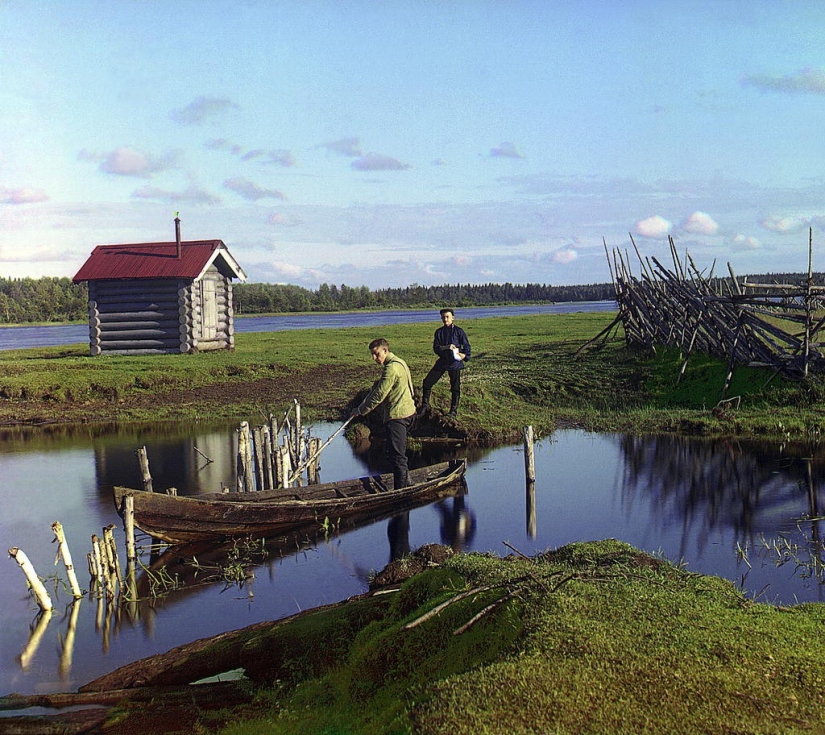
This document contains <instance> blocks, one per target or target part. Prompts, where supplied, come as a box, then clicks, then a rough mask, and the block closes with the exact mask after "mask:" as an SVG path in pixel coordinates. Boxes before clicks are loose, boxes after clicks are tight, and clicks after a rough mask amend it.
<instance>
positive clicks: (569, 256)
mask: <svg viewBox="0 0 825 735" xmlns="http://www.w3.org/2000/svg"><path fill="white" fill-rule="evenodd" d="M578 257H579V254H578V253H577V252H576V251H575V250H573V249H572V248H562V249H561V250H556V251H555V252H554V253H553V255H552V256H551V258H550V259H551V260H552V261H553V262H554V263H559V264H560V265H567V264H568V263H572V262H573V261H574V260H576V258H578Z"/></svg>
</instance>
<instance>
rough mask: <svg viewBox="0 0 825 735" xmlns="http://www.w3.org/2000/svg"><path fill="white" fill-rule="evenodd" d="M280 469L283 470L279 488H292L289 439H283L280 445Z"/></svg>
mask: <svg viewBox="0 0 825 735" xmlns="http://www.w3.org/2000/svg"><path fill="white" fill-rule="evenodd" d="M281 468H282V470H283V475H282V481H283V484H282V485H281V487H292V456H291V452H290V450H289V437H287V436H285V437H284V443H283V444H282V445H281Z"/></svg>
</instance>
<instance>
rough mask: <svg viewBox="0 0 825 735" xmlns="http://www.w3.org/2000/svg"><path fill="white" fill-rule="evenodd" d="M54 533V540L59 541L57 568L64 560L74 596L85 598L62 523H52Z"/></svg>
mask: <svg viewBox="0 0 825 735" xmlns="http://www.w3.org/2000/svg"><path fill="white" fill-rule="evenodd" d="M52 531H53V532H54V540H55V541H57V555H56V556H55V557H54V563H55V566H56V565H57V560H58V559H62V560H63V566H65V567H66V574H67V575H68V577H69V587H71V590H72V596H73V597H75V598H78V597H83V593H82V592H81V591H80V585H79V584H78V583H77V575H76V574H75V571H74V564H73V563H72V554H71V552H70V551H69V546H68V544H67V543H66V535H65V534H64V533H63V525H62V524H61V523H60V521H55V522H54V523H52Z"/></svg>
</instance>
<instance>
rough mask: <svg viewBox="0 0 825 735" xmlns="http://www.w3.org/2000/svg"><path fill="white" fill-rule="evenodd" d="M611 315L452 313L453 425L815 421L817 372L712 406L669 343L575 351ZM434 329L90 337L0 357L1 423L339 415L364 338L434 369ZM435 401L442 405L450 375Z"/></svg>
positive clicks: (363, 355)
mask: <svg viewBox="0 0 825 735" xmlns="http://www.w3.org/2000/svg"><path fill="white" fill-rule="evenodd" d="M612 317H613V315H612V314H609V313H600V314H584V313H578V314H564V315H537V316H525V317H518V318H513V317H509V318H491V319H476V320H464V321H461V324H462V326H464V327H465V329H467V331H468V333H469V336H470V339H471V342H472V345H473V359H472V361H471V362H470V365H469V368H468V370H466V371H465V374H464V381H463V400H462V408H461V419H462V424H463V426H464V428H465V429H466V430H467V431H468V432H469V433H470V434H471V435H474V436H478V437H480V438H481V439H482V440H485V441H492V442H496V441H502V440H507V439H511V438H513V437H515V436H517V435H518V433H519V432H520V430H521V427H523V426H525V425H526V424H532V425H534V426H535V427H536V429H537V430H538V431H539V432H548V431H551V430H552V429H554V428H556V427H559V426H576V427H581V428H585V429H590V430H617V431H639V432H655V431H678V432H682V433H686V434H706V435H710V434H719V435H722V434H753V435H763V436H777V437H783V438H789V437H790V438H800V439H801V438H806V437H807V436H809V434H810V433H811V432H814V431H816V430H817V427H818V426H819V424H820V423H821V422H822V419H823V406H825V404H823V402H822V401H821V400H820V399H821V397H822V395H823V388H822V383H821V380H819V379H814V380H810V381H807V382H805V383H788V382H785V381H783V380H782V379H780V378H773V379H772V380H771V375H770V373H767V372H765V371H762V370H757V369H747V368H738V369H737V370H736V371H735V373H734V378H733V382H732V384H731V386H730V389H729V390H728V393H727V397H728V398H732V399H733V400H731V401H729V402H727V403H724V404H721V405H719V401H720V399H721V398H722V387H723V384H724V377H725V372H726V367H727V366H726V365H725V364H724V363H723V362H722V361H718V360H711V359H709V358H705V357H702V356H692V357H691V359H690V360H689V362H688V368H687V371H686V373H685V375H684V377H683V378H682V379H681V381H680V380H679V371H680V367H681V356H680V355H678V354H677V353H676V352H675V351H660V352H659V353H657V354H653V353H650V352H647V351H644V352H643V351H634V350H630V349H627V348H626V346H625V343H624V340H623V336H622V335H621V334H617V335H615V336H614V337H613V338H612V339H610V340H609V341H607V342H604V343H600V344H598V345H593V346H591V347H590V348H588V349H586V350H584V351H583V352H581V353H578V349H579V348H580V347H581V346H582V345H583V344H585V343H586V342H588V341H589V340H590V339H591V338H592V337H593V336H595V335H596V334H598V333H599V332H600V331H601V330H602V329H603V328H604V327H605V326H606V325H607V324H609V323H610V321H611V319H612ZM436 326H438V325H437V324H435V323H433V324H411V325H394V326H387V327H383V328H380V329H368V328H352V329H337V330H326V329H319V330H302V331H285V332H267V333H244V334H239V335H237V342H236V349H235V351H234V352H214V353H203V354H199V355H152V356H134V357H124V356H116V355H113V356H104V357H94V358H93V357H89V356H88V355H87V347H86V345H73V346H69V347H51V348H42V349H28V350H13V351H8V352H2V353H0V376H2V377H0V424H4V425H15V424H17V425H20V424H32V425H37V424H44V423H51V422H78V423H80V422H89V421H107V422H108V421H149V420H151V421H158V420H182V421H198V420H215V419H233V420H234V419H239V420H240V419H250V420H252V421H258V420H259V419H260V417H261V416H263V415H265V414H266V413H267V412H268V411H270V410H275V411H281V410H283V409H284V407H285V406H287V405H289V404H290V403H291V401H292V399H293V398H297V399H298V400H300V401H301V404H302V406H303V407H304V411H305V414H306V415H307V416H308V418H309V420H333V421H334V420H339V419H341V418H342V416H343V415H344V414H345V412H346V410H347V406H348V405H349V404H350V403H351V401H352V399H353V397H354V396H355V395H356V394H357V393H358V391H360V390H363V389H364V388H366V387H368V386H369V385H370V384H371V383H372V381H373V380H374V379H375V378H376V377H377V374H378V371H377V368H376V367H375V366H374V365H373V364H372V363H371V361H370V359H369V353H368V351H367V349H366V345H367V343H368V342H369V341H370V340H371V339H372V338H374V337H376V336H384V337H386V338H387V339H389V340H390V343H391V346H392V348H393V349H394V351H396V352H397V353H398V354H399V355H400V356H402V357H404V358H405V359H406V360H407V361H408V363H409V365H410V368H411V370H412V373H413V377H414V380H415V382H416V384H417V385H420V382H421V380H422V379H423V377H424V375H425V374H426V372H427V370H428V369H429V367H430V366H431V365H432V362H433V359H434V356H433V354H432V352H431V350H430V345H431V340H432V332H433V330H434V328H435V327H436ZM434 399H435V401H434V402H435V405H436V406H440V407H441V408H443V409H446V408H447V407H448V405H449V398H448V386H447V381H446V379H445V380H443V381H442V382H441V383H440V384H439V385H438V386H437V387H436V390H435V394H434Z"/></svg>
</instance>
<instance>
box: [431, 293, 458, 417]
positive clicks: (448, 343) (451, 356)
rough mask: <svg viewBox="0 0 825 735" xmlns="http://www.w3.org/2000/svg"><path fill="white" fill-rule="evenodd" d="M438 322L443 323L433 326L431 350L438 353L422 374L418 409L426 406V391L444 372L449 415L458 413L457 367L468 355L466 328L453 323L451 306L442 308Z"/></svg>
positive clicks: (453, 315) (453, 317) (453, 316)
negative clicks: (447, 383) (420, 398)
mask: <svg viewBox="0 0 825 735" xmlns="http://www.w3.org/2000/svg"><path fill="white" fill-rule="evenodd" d="M439 313H440V314H441V322H442V324H443V325H444V326H443V327H439V328H438V329H436V330H435V335H434V336H433V352H435V354H436V355H438V360H436V363H435V365H433V367H432V369H431V370H430V372H429V373H427V377H426V378H424V385H423V389H424V394H423V397H422V401H421V410H422V412H423V411H425V410H427V409H428V408H429V407H430V393H432V390H433V386H434V385H435V384H436V383H437V382H438V381H439V380H441V377H442V376H443V375H444V373H447V374H448V375H449V376H450V397H451V400H450V414H449V415H450V416H455V415H456V414H457V413H458V404H459V401H460V400H461V370H462V369H463V367H464V362H465V361H466V360H469V359H470V341H469V340H468V339H467V334H466V332H465V331H464V330H463V329H462V328H461V327H459V326H458V325H456V324H453V319H455V313H454V312H453V310H452V309H442V310H441V311H440V312H439Z"/></svg>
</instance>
